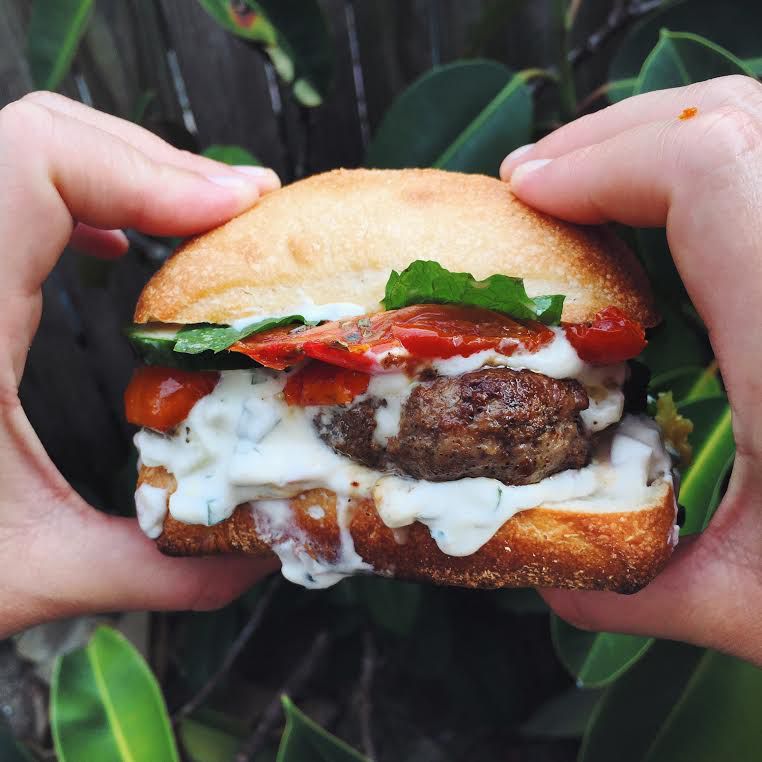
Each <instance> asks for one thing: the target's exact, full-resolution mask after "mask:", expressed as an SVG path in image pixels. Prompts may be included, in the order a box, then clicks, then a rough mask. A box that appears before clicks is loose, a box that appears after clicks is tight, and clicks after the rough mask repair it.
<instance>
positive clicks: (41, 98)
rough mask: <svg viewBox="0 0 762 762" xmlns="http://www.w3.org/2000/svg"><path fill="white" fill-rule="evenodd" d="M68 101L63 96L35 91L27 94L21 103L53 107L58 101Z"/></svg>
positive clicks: (48, 91)
mask: <svg viewBox="0 0 762 762" xmlns="http://www.w3.org/2000/svg"><path fill="white" fill-rule="evenodd" d="M64 100H68V99H67V98H65V97H64V96H63V95H59V94H58V93H53V92H51V91H50V90H35V91H34V92H31V93H27V94H26V95H25V96H24V97H23V98H22V99H21V101H22V102H24V103H37V104H38V105H40V106H45V105H55V104H56V103H59V102H60V101H64Z"/></svg>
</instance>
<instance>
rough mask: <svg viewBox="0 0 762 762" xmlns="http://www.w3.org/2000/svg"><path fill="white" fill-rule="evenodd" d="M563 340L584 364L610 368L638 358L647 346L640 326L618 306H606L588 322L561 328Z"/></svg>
mask: <svg viewBox="0 0 762 762" xmlns="http://www.w3.org/2000/svg"><path fill="white" fill-rule="evenodd" d="M564 330H565V331H566V337H567V338H568V339H569V342H570V343H571V345H572V346H573V347H574V349H576V350H577V354H578V355H579V356H580V357H581V358H582V359H583V360H584V361H585V362H590V363H593V364H595V365H611V364H612V363H617V362H623V361H624V360H629V359H630V358H632V357H635V356H636V355H639V354H640V353H641V352H642V351H643V350H644V349H645V347H646V344H647V343H648V342H647V341H646V334H645V331H644V330H643V326H642V325H640V323H638V322H637V321H635V320H632V319H631V318H629V317H628V316H627V315H626V314H625V313H624V312H622V310H620V309H619V308H618V307H606V309H603V310H601V311H600V312H597V313H596V314H595V317H594V318H593V320H592V322H591V323H576V324H572V325H566V326H564Z"/></svg>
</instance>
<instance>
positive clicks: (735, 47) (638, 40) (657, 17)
mask: <svg viewBox="0 0 762 762" xmlns="http://www.w3.org/2000/svg"><path fill="white" fill-rule="evenodd" d="M760 24H762V4H760V3H759V2H758V0H732V2H724V3H718V2H717V0H682V1H681V2H668V3H664V5H663V7H662V8H660V9H659V10H657V11H655V12H654V13H652V14H650V15H649V16H647V17H646V18H645V19H643V20H642V21H641V22H639V23H638V24H635V25H634V26H633V27H632V29H631V30H630V31H629V32H628V33H627V35H626V36H625V38H624V39H623V40H622V42H621V44H620V45H619V46H618V47H617V48H616V53H615V55H614V58H613V59H612V62H611V66H610V68H609V79H610V80H626V79H629V78H632V77H637V75H638V72H639V71H640V69H641V67H642V65H643V61H645V59H646V56H647V55H648V54H649V52H650V51H651V50H652V48H653V47H654V45H656V43H657V42H658V40H659V33H660V31H661V30H662V29H665V28H666V29H679V30H681V31H685V32H693V33H694V34H698V35H701V36H703V37H706V38H707V39H710V40H712V41H713V42H715V43H716V44H717V45H720V46H722V47H723V48H725V49H726V50H729V51H731V52H732V53H734V54H735V55H736V56H738V58H740V59H742V60H743V61H744V62H745V63H746V65H747V66H748V67H749V68H751V69H752V70H755V71H757V72H758V71H759V69H760V63H761V62H762V37H760V34H759V28H760ZM630 94H631V93H628V92H626V90H624V89H619V88H613V89H612V90H611V92H610V93H609V97H610V98H611V100H620V99H621V98H625V97H627V96H628V95H630Z"/></svg>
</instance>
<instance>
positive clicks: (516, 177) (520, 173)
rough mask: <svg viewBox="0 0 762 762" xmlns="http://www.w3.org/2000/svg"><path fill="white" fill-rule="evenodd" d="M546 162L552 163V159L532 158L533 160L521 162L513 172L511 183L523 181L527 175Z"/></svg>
mask: <svg viewBox="0 0 762 762" xmlns="http://www.w3.org/2000/svg"><path fill="white" fill-rule="evenodd" d="M546 164H550V159H532V161H525V162H524V163H523V164H519V166H518V167H516V169H514V170H513V173H512V174H511V178H510V179H511V184H512V185H515V184H517V183H519V182H521V181H522V180H524V178H525V177H526V176H527V175H529V174H531V173H532V172H535V171H536V170H538V169H541V168H542V167H544V166H545V165H546Z"/></svg>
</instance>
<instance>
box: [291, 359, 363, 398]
mask: <svg viewBox="0 0 762 762" xmlns="http://www.w3.org/2000/svg"><path fill="white" fill-rule="evenodd" d="M369 382H370V376H369V375H368V374H367V373H359V372H358V371H355V370H347V369H346V368H339V367H337V366H335V365H329V364H328V363H324V362H314V361H313V362H309V363H307V365H305V366H304V367H303V368H302V369H301V370H299V371H297V372H296V373H294V374H292V375H291V376H289V379H288V381H287V382H286V386H285V388H284V389H283V395H284V396H285V398H286V402H288V404H289V405H301V406H303V407H304V406H307V405H346V404H348V403H350V402H351V401H352V400H353V399H354V398H355V397H357V395H358V394H362V393H363V392H366V391H367V390H368V383H369Z"/></svg>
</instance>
